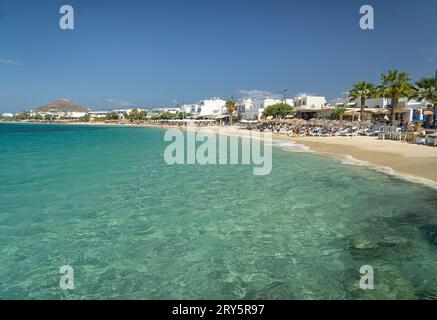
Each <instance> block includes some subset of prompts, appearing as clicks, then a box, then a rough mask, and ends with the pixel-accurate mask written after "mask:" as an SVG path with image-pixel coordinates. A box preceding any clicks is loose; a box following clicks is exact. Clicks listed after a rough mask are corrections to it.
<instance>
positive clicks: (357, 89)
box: [349, 81, 377, 121]
mask: <svg viewBox="0 0 437 320" xmlns="http://www.w3.org/2000/svg"><path fill="white" fill-rule="evenodd" d="M376 95H377V91H376V86H375V85H374V84H373V83H368V82H365V81H360V82H357V83H356V84H354V85H353V86H352V89H351V90H350V91H349V99H350V101H351V102H352V101H353V100H356V99H358V98H359V99H360V107H361V111H360V114H361V117H360V118H361V121H363V120H364V107H365V106H366V99H370V98H374V97H376Z"/></svg>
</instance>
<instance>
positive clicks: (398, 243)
mask: <svg viewBox="0 0 437 320" xmlns="http://www.w3.org/2000/svg"><path fill="white" fill-rule="evenodd" d="M378 244H379V245H380V246H381V247H384V248H393V247H400V248H407V247H412V246H413V243H412V242H411V241H409V240H407V239H404V238H400V237H390V236H386V237H384V238H383V239H382V240H380V241H378Z"/></svg>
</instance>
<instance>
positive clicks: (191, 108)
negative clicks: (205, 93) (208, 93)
mask: <svg viewBox="0 0 437 320" xmlns="http://www.w3.org/2000/svg"><path fill="white" fill-rule="evenodd" d="M179 110H181V111H183V112H185V113H190V114H193V115H197V116H202V117H204V116H221V115H223V114H225V113H227V111H226V101H225V100H223V99H220V98H212V99H205V100H201V101H200V102H199V103H192V104H184V105H182V106H181V107H180V109H179Z"/></svg>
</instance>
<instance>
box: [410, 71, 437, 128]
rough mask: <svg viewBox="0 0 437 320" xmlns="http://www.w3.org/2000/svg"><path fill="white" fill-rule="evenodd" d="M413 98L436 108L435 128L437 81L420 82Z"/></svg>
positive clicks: (435, 110)
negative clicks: (424, 101)
mask: <svg viewBox="0 0 437 320" xmlns="http://www.w3.org/2000/svg"><path fill="white" fill-rule="evenodd" d="M412 97H413V98H415V99H419V100H423V99H424V100H426V101H428V103H429V104H431V106H433V107H434V118H433V123H432V125H433V127H435V125H436V119H435V114H436V112H437V87H436V79H435V78H433V77H427V78H422V79H420V80H418V81H417V82H416V83H415V85H414V87H413V94H412Z"/></svg>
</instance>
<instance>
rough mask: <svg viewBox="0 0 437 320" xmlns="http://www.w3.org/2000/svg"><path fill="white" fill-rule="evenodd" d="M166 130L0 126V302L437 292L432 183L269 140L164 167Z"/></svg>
mask: <svg viewBox="0 0 437 320" xmlns="http://www.w3.org/2000/svg"><path fill="white" fill-rule="evenodd" d="M163 133H164V130H161V129H145V128H114V127H88V126H61V125H58V126H56V125H27V124H23V125H21V124H19V125H11V124H0V157H1V166H0V181H1V184H0V252H1V254H0V298H2V299H8V298H19V299H48V298H50V299H122V298H126V299H375V298H381V299H436V298H437V243H436V241H435V240H437V238H436V237H434V233H433V230H434V229H433V228H434V225H437V210H436V208H437V192H436V191H435V190H432V189H429V188H426V187H424V186H421V185H419V184H413V183H409V182H406V181H402V180H400V179H396V178H394V177H391V176H387V175H384V174H381V173H379V172H375V171H372V170H369V169H367V168H365V167H354V166H347V165H344V164H341V163H340V161H339V160H333V159H329V158H326V157H323V156H318V155H316V154H312V153H301V152H297V153H295V152H289V151H286V150H282V149H281V148H274V150H273V170H272V173H271V174H270V175H267V176H254V175H253V172H252V168H251V167H250V166H241V165H229V166H218V165H217V166H212V165H210V166H200V165H180V166H168V165H166V164H165V162H164V159H163V153H164V149H165V147H166V146H167V144H168V143H167V142H164V141H163ZM436 230H437V229H436ZM436 232H437V231H436ZM63 265H71V266H72V267H73V268H74V285H75V289H73V290H62V289H60V288H59V279H60V274H59V268H60V267H61V266H63ZM363 265H371V266H372V267H373V268H374V272H375V289H374V290H366V291H365V290H362V289H360V288H359V286H358V283H359V280H360V276H361V275H360V273H359V268H360V267H361V266H363Z"/></svg>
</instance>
